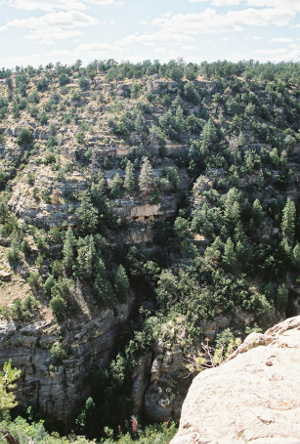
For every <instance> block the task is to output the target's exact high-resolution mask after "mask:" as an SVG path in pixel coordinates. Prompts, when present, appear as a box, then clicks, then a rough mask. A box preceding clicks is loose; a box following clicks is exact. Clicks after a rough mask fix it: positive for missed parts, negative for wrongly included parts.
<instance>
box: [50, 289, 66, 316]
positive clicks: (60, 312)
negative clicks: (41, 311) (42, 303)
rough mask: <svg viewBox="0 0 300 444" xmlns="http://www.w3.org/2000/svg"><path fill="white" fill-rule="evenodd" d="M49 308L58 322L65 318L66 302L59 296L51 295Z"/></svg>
mask: <svg viewBox="0 0 300 444" xmlns="http://www.w3.org/2000/svg"><path fill="white" fill-rule="evenodd" d="M50 308H51V310H52V312H53V314H54V315H55V316H56V318H57V320H58V322H61V321H63V320H64V319H65V311H66V302H65V300H64V299H63V298H62V297H61V296H59V295H55V296H53V298H52V299H51V301H50Z"/></svg>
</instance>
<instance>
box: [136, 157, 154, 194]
mask: <svg viewBox="0 0 300 444" xmlns="http://www.w3.org/2000/svg"><path fill="white" fill-rule="evenodd" d="M154 184H155V176H154V171H153V168H152V165H151V163H150V161H149V159H148V157H145V156H144V157H143V158H142V167H141V173H140V177H139V187H140V190H141V193H142V194H143V196H145V197H148V196H149V195H150V193H151V191H152V190H153V188H154Z"/></svg>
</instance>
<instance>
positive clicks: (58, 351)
mask: <svg viewBox="0 0 300 444" xmlns="http://www.w3.org/2000/svg"><path fill="white" fill-rule="evenodd" d="M50 353H51V355H52V357H53V358H54V359H56V360H57V361H62V360H63V359H67V357H68V352H67V351H66V349H64V348H63V346H62V345H61V344H56V345H53V346H52V347H51V350H50Z"/></svg>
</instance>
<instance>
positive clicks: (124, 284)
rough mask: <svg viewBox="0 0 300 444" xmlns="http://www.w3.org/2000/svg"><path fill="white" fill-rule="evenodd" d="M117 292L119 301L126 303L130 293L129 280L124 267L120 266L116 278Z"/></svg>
mask: <svg viewBox="0 0 300 444" xmlns="http://www.w3.org/2000/svg"><path fill="white" fill-rule="evenodd" d="M115 291H116V296H117V298H118V299H119V301H122V302H126V300H127V297H128V292H129V280H128V277H127V274H126V271H125V268H124V267H123V266H122V265H119V268H118V270H117V273H116V276H115Z"/></svg>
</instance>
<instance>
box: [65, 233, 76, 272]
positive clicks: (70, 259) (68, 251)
mask: <svg viewBox="0 0 300 444" xmlns="http://www.w3.org/2000/svg"><path fill="white" fill-rule="evenodd" d="M75 243H76V238H75V236H74V234H73V231H72V228H71V227H69V228H68V230H67V232H66V237H65V241H64V245H63V251H62V252H63V260H62V264H63V266H64V268H65V270H66V271H67V272H70V271H71V270H72V266H73V264H74V257H75V252H74V247H75Z"/></svg>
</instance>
